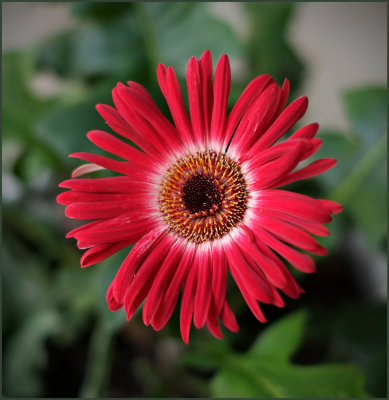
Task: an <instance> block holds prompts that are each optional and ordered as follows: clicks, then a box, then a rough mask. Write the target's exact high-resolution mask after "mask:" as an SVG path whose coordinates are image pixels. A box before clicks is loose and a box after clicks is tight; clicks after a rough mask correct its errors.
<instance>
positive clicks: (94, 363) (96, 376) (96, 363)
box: [79, 318, 113, 398]
mask: <svg viewBox="0 0 389 400" xmlns="http://www.w3.org/2000/svg"><path fill="white" fill-rule="evenodd" d="M112 338H113V332H112V330H111V329H110V328H109V326H108V325H107V324H106V323H105V322H104V321H103V319H102V318H100V319H99V321H98V322H97V325H96V328H95V330H94V332H93V335H92V338H91V341H90V346H89V354H88V361H87V366H86V370H85V378H84V382H83V383H82V386H81V389H80V393H79V397H81V398H98V397H102V395H103V392H104V391H105V390H104V389H105V386H106V384H107V380H108V374H109V372H110V350H111V347H112V346H111V345H112Z"/></svg>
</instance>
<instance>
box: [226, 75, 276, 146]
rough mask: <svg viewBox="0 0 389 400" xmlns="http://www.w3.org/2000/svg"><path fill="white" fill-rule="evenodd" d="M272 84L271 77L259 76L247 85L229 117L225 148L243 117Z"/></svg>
mask: <svg viewBox="0 0 389 400" xmlns="http://www.w3.org/2000/svg"><path fill="white" fill-rule="evenodd" d="M270 82H274V79H271V77H270V75H267V74H264V75H260V76H257V77H256V78H255V79H253V80H252V81H251V82H250V83H249V84H248V85H247V87H246V88H245V90H244V91H243V93H242V94H241V96H240V97H239V99H238V101H237V102H236V104H235V106H234V108H233V109H232V111H231V113H230V114H229V116H228V119H227V127H226V133H225V135H224V142H223V147H224V148H226V147H227V145H228V143H229V142H230V140H231V137H232V134H233V133H234V132H235V129H236V127H237V125H238V123H239V121H240V120H241V118H242V115H243V114H244V113H245V112H246V110H247V109H248V107H249V106H250V105H251V104H252V103H253V102H254V101H255V100H256V99H257V97H258V96H259V95H260V93H261V92H262V91H263V90H264V89H265V87H266V86H267V85H268V84H269V83H270Z"/></svg>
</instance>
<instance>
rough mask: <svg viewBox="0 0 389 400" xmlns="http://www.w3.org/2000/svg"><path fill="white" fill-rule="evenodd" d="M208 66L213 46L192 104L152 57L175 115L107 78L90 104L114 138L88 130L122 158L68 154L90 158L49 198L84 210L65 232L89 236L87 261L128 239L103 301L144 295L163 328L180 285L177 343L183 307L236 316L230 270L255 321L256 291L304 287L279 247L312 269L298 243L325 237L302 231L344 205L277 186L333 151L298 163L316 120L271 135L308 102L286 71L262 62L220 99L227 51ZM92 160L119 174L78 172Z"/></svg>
mask: <svg viewBox="0 0 389 400" xmlns="http://www.w3.org/2000/svg"><path fill="white" fill-rule="evenodd" d="M212 72H213V68H212V59H211V53H210V52H209V51H206V52H205V53H204V54H203V55H202V57H201V59H200V60H197V59H196V58H194V57H192V58H191V59H190V61H189V65H188V69H187V87H188V97H189V108H190V116H188V115H187V112H186V110H185V106H184V100H183V97H182V93H181V90H180V87H179V84H178V80H177V77H176V75H175V73H174V71H173V69H172V68H171V67H169V68H166V67H165V66H164V65H162V64H160V65H158V68H157V77H158V82H159V86H160V87H161V90H162V93H163V95H164V97H165V99H166V101H167V104H168V106H169V109H170V112H171V115H172V118H173V121H174V125H173V124H172V123H170V122H169V120H168V119H167V118H166V117H165V116H164V115H163V114H162V113H161V111H160V110H159V108H158V107H157V106H156V104H155V103H154V101H153V99H152V98H151V96H150V95H149V93H148V92H147V91H146V90H145V89H144V88H143V87H142V86H141V85H139V84H138V83H135V82H128V86H126V85H123V84H121V83H119V84H118V85H117V86H116V88H114V90H113V101H114V104H115V108H113V107H110V106H108V105H103V104H99V105H97V110H98V112H99V113H100V114H101V116H102V117H103V118H104V119H105V121H106V122H107V123H108V125H109V126H110V127H111V128H112V129H113V130H114V131H115V132H116V133H117V134H119V135H120V136H122V137H123V138H122V139H119V138H118V137H117V136H114V135H112V134H110V133H106V132H102V131H91V132H89V133H88V138H89V139H90V140H91V141H92V142H93V143H94V144H96V145H97V146H98V147H100V148H101V149H103V150H105V151H106V152H108V153H111V154H113V155H114V156H117V157H119V158H120V159H122V161H118V160H116V159H112V158H108V157H105V156H101V155H95V154H88V153H74V154H72V155H71V156H72V157H76V158H80V159H82V160H85V161H87V162H89V163H90V164H86V165H83V166H81V167H79V168H77V169H76V170H75V171H74V173H73V177H72V179H70V180H66V181H64V182H62V183H61V184H60V187H63V188H68V189H71V190H69V191H66V192H63V193H61V194H60V195H59V196H58V198H57V201H58V202H59V203H60V204H64V205H66V206H67V208H66V215H67V216H68V217H70V218H79V219H91V220H92V222H89V223H86V224H85V225H82V226H81V227H79V228H77V229H75V230H73V231H71V232H69V233H68V235H67V237H74V238H75V239H77V241H78V242H77V244H78V247H79V248H80V249H88V250H87V251H86V252H85V253H84V255H83V256H82V258H81V265H82V266H83V267H86V266H89V265H92V264H95V263H97V262H99V261H102V260H104V259H106V258H107V257H109V256H111V255H112V254H114V253H115V252H117V251H119V250H121V249H123V248H125V247H127V246H129V245H131V244H134V243H136V244H135V246H134V247H133V249H132V250H131V252H130V253H129V254H128V256H127V258H126V259H125V260H124V262H123V264H122V265H121V266H120V268H119V270H118V272H117V274H116V276H115V278H114V280H113V282H112V283H111V285H110V287H109V288H108V292H107V301H108V306H109V309H110V310H112V311H115V310H118V309H120V308H122V307H123V308H124V310H125V311H126V313H127V318H128V319H130V318H131V317H132V315H133V314H134V312H135V311H136V310H137V308H138V307H139V306H140V305H141V304H142V303H143V302H144V305H143V320H144V323H145V324H147V325H149V324H151V325H152V327H153V328H154V329H156V330H159V329H161V328H162V327H163V326H164V325H165V324H166V323H167V321H168V320H169V318H170V316H171V315H172V312H173V310H174V308H175V306H176V303H177V301H178V297H179V295H180V292H181V289H182V299H181V314H180V318H181V319H180V326H181V334H182V337H183V340H184V341H185V342H186V343H187V342H188V340H189V330H190V326H191V323H192V320H193V322H194V325H195V327H196V328H201V327H203V326H204V325H206V326H207V327H208V329H209V331H210V332H211V333H212V334H213V335H214V336H215V337H218V338H221V337H222V333H221V330H220V327H219V321H221V322H222V323H223V324H224V325H225V326H226V327H227V328H228V329H229V330H232V331H237V330H238V325H237V322H236V319H235V316H234V314H233V312H232V310H231V309H230V307H229V305H228V303H227V300H226V287H227V275H228V272H229V273H230V274H231V275H232V277H233V278H234V280H235V282H236V284H237V286H238V288H239V290H240V292H241V293H242V295H243V297H244V299H245V300H246V302H247V305H248V306H249V307H250V309H251V311H252V312H253V314H254V315H255V316H256V317H257V319H258V320H259V321H261V322H266V319H265V316H264V315H263V313H262V311H261V308H260V305H259V302H262V303H267V304H273V305H275V306H277V307H283V305H284V301H283V299H282V297H281V295H280V292H283V293H284V294H286V295H287V296H289V297H291V298H298V297H299V296H300V294H301V293H302V292H303V290H302V289H301V287H300V286H299V285H298V283H297V282H296V281H295V279H294V278H293V276H292V275H291V273H290V272H289V270H288V269H287V268H286V267H285V265H284V262H283V260H286V261H288V262H289V263H290V264H291V265H292V266H293V267H295V268H297V269H298V270H300V271H303V272H307V273H311V272H314V271H315V265H314V262H313V260H312V258H311V257H310V256H309V255H308V254H307V253H306V252H308V253H312V254H318V255H325V254H326V253H327V251H326V249H324V248H323V247H322V246H320V245H319V244H318V242H317V241H316V240H315V239H314V238H313V237H312V236H311V235H312V234H313V235H317V236H325V235H328V234H329V231H328V229H327V228H326V227H325V226H324V225H323V224H325V223H328V222H330V220H331V214H333V213H336V212H339V211H340V210H341V206H340V205H339V204H337V203H335V202H332V201H329V200H324V199H313V198H311V197H308V196H305V195H302V194H297V193H293V192H290V191H288V190H283V189H278V188H279V187H281V186H284V185H286V184H289V183H291V182H295V181H298V180H302V179H307V178H310V177H312V176H315V175H318V174H320V173H322V172H324V171H326V170H327V169H329V168H331V167H332V166H333V165H334V164H335V162H336V160H334V159H320V160H317V161H314V162H312V163H310V164H307V165H305V166H304V167H300V168H298V165H299V163H300V162H301V161H303V160H306V159H307V158H308V157H310V156H311V155H312V154H314V153H315V152H316V151H317V150H318V148H319V147H320V144H321V140H320V139H318V138H316V137H315V135H316V133H317V131H318V125H317V124H315V123H313V124H309V125H306V126H304V127H302V128H300V129H298V130H297V131H296V132H294V133H293V134H292V135H291V136H289V137H288V138H287V139H286V140H283V141H279V139H280V138H281V137H282V136H283V135H284V134H285V133H286V132H287V131H288V130H289V129H290V128H291V127H292V126H293V125H294V123H295V122H296V121H297V120H299V119H300V118H301V117H302V116H303V115H304V113H305V111H306V109H307V104H308V102H307V98H306V97H301V98H299V99H297V100H295V101H293V102H292V103H290V104H289V105H288V106H287V107H286V108H285V104H286V101H287V98H288V94H289V83H288V80H285V82H284V84H283V85H282V87H279V86H278V85H277V84H276V83H275V81H274V79H272V78H271V77H270V76H269V75H260V76H258V77H257V78H255V79H254V80H253V81H251V82H250V83H249V84H248V86H247V87H246V89H245V90H244V92H243V93H242V95H241V96H240V98H239V100H238V101H237V103H236V104H235V106H234V107H233V108H232V110H231V112H230V113H228V112H227V103H228V96H229V90H230V80H231V73H230V64H229V60H228V57H227V56H226V55H223V56H222V57H221V58H220V60H219V62H218V64H217V67H216V71H215V75H214V78H213V80H212ZM127 139H129V140H130V141H131V142H133V143H135V144H136V145H137V146H138V147H140V148H141V149H142V150H143V151H140V150H138V149H136V148H135V147H133V146H131V145H130V144H129V143H128V142H127ZM101 168H103V169H107V170H111V171H114V172H116V173H117V174H118V175H117V176H113V177H108V178H96V179H90V178H78V176H80V175H82V174H85V173H88V172H92V171H94V170H96V169H101Z"/></svg>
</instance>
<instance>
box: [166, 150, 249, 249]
mask: <svg viewBox="0 0 389 400" xmlns="http://www.w3.org/2000/svg"><path fill="white" fill-rule="evenodd" d="M248 199H249V193H248V191H247V185H246V181H245V179H244V176H243V173H242V171H241V167H240V165H239V164H238V163H236V162H235V161H233V160H231V159H230V158H229V157H227V155H225V154H221V153H216V152H214V151H211V150H209V151H203V152H197V153H194V154H189V155H188V156H186V157H183V158H180V159H179V160H178V161H177V162H176V163H175V164H173V165H172V166H171V167H170V168H169V169H168V170H167V171H166V173H165V175H164V177H163V180H162V183H161V186H160V192H159V209H160V211H161V213H162V215H163V217H164V219H165V221H166V223H167V224H168V226H169V229H170V231H172V232H176V234H177V235H178V236H181V237H183V238H186V239H188V240H190V241H192V242H195V243H201V242H206V241H212V240H216V239H219V238H221V237H223V236H224V235H226V234H227V233H228V232H229V231H230V230H231V229H232V228H233V227H234V226H237V225H238V224H239V223H240V222H241V221H242V220H243V218H244V215H245V213H246V209H247V201H248Z"/></svg>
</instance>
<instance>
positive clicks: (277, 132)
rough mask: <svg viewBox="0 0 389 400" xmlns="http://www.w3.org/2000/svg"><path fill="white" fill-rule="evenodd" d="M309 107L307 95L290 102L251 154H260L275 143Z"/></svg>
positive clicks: (252, 149) (251, 150)
mask: <svg viewBox="0 0 389 400" xmlns="http://www.w3.org/2000/svg"><path fill="white" fill-rule="evenodd" d="M307 107H308V99H307V98H306V97H300V98H299V99H297V100H295V101H294V102H293V103H291V104H289V106H288V107H286V108H285V110H284V111H283V112H282V113H281V115H280V116H279V117H278V118H277V119H276V120H275V122H274V123H273V124H272V125H271V126H270V128H269V129H268V130H267V131H266V133H265V134H264V135H263V136H262V137H261V138H260V139H259V140H258V142H257V143H255V145H254V146H253V147H252V148H251V149H250V151H249V155H253V154H258V153H259V152H260V151H262V150H264V149H267V148H268V147H270V146H271V145H272V144H273V143H275V142H276V141H277V140H278V139H279V138H280V137H281V136H282V135H283V134H285V133H286V132H287V131H288V130H289V129H290V128H291V127H292V126H293V125H294V124H295V122H296V121H298V120H299V119H300V118H301V117H302V116H303V115H304V114H305V111H306V110H307Z"/></svg>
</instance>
